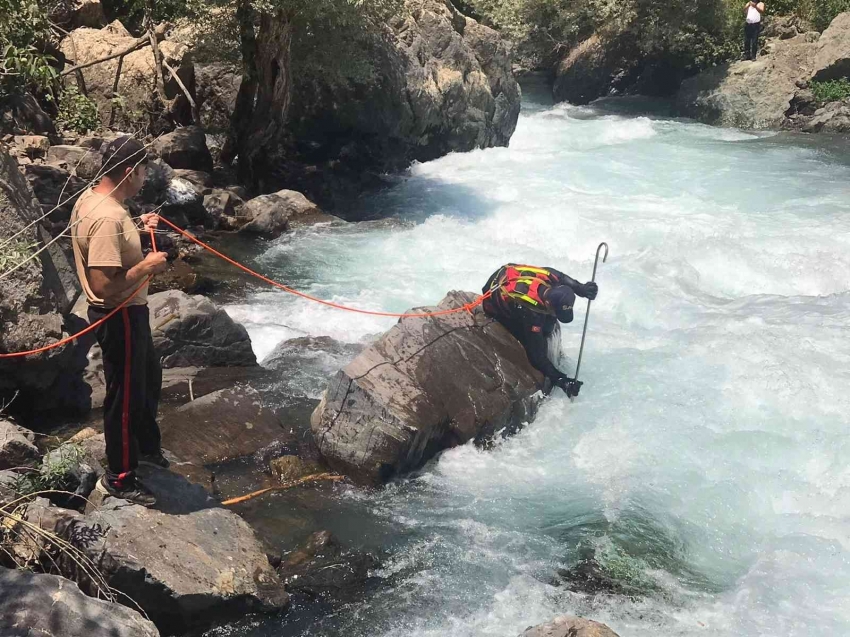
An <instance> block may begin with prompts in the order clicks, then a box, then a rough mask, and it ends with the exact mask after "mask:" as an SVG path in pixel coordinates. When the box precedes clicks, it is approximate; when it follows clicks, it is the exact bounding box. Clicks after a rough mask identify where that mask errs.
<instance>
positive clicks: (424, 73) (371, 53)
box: [289, 0, 521, 171]
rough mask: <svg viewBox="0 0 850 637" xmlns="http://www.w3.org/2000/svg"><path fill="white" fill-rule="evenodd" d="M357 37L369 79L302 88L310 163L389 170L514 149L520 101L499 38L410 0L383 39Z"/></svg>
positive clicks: (296, 100)
mask: <svg viewBox="0 0 850 637" xmlns="http://www.w3.org/2000/svg"><path fill="white" fill-rule="evenodd" d="M358 37H359V40H358V41H357V42H354V43H353V44H352V46H354V47H356V49H357V50H358V53H356V55H358V56H360V57H361V58H362V59H367V60H369V61H370V63H371V64H372V65H373V67H374V72H373V73H371V74H370V76H371V77H369V78H368V79H363V80H357V79H354V80H351V81H348V82H334V78H332V77H330V76H327V77H326V76H314V75H310V76H309V77H304V78H303V79H300V78H298V77H295V79H294V81H295V82H296V85H295V90H294V92H293V101H292V106H291V110H290V120H289V122H290V123H289V126H290V127H291V129H292V132H293V136H294V137H295V138H296V139H298V140H300V141H301V142H302V150H303V151H304V152H305V153H306V154H307V155H308V156H309V157H311V158H315V159H317V160H320V159H327V160H337V161H341V162H342V163H344V164H347V165H351V166H356V167H357V168H358V169H360V170H362V169H364V168H365V169H372V170H377V171H387V170H394V169H398V168H404V167H407V165H408V164H409V163H410V162H411V161H415V160H418V161H428V160H431V159H434V158H436V157H439V156H441V155H444V154H446V153H450V152H452V151H469V150H472V149H475V148H487V147H491V146H507V144H508V141H509V140H510V138H511V135H512V134H513V132H514V129H515V127H516V122H517V118H518V116H519V110H520V95H521V93H520V88H519V85H518V84H517V82H516V80H515V79H514V77H513V75H512V72H511V58H510V53H509V49H508V46H507V44H506V43H505V42H504V41H503V40H502V39H501V37H500V36H499V34H498V33H496V31H494V30H492V29H490V28H488V27H485V26H483V25H481V24H479V23H478V22H476V21H475V20H473V19H471V18H467V17H465V16H463V15H462V14H460V13H459V12H458V11H457V9H455V8H454V6H453V5H452V3H451V2H448V1H445V0H408V1H407V2H406V3H405V4H404V7H403V8H402V10H401V12H400V14H399V15H397V16H395V17H394V18H392V19H391V20H389V21H388V23H387V27H386V29H385V30H384V32H382V33H379V34H369V33H367V32H366V30H364V32H363V33H362V34H361V35H359V36H358Z"/></svg>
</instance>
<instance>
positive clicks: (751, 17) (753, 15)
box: [747, 7, 761, 24]
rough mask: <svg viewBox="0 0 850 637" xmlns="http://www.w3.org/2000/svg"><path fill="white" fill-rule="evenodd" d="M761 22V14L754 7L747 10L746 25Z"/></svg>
mask: <svg viewBox="0 0 850 637" xmlns="http://www.w3.org/2000/svg"><path fill="white" fill-rule="evenodd" d="M759 22H761V13H759V10H758V9H756V8H755V7H749V8H748V9H747V24H758V23H759Z"/></svg>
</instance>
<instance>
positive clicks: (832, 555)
mask: <svg viewBox="0 0 850 637" xmlns="http://www.w3.org/2000/svg"><path fill="white" fill-rule="evenodd" d="M847 152H848V151H847V150H846V147H844V148H842V146H841V144H838V143H832V142H830V141H829V140H826V139H814V140H813V139H795V138H788V137H783V136H776V135H769V134H758V135H756V134H750V133H746V132H740V131H734V130H727V129H718V128H710V127H707V126H702V125H699V124H695V123H692V122H684V121H675V120H670V119H658V118H649V117H641V116H633V115H618V114H614V113H611V112H610V111H606V110H604V109H601V108H599V107H584V108H578V107H570V106H563V105H561V106H554V107H553V106H548V105H543V104H535V103H533V102H532V101H528V100H527V103H526V107H525V110H524V112H523V115H522V116H521V119H520V123H519V127H518V129H517V132H516V135H515V136H514V138H513V140H512V142H511V146H510V148H507V149H490V150H483V151H476V152H472V153H466V154H456V155H451V156H448V157H445V158H442V159H440V160H437V161H434V162H430V163H428V164H422V165H417V166H415V167H414V168H413V169H412V170H411V171H410V174H409V176H408V177H407V178H406V179H404V180H402V181H400V182H399V183H398V184H397V185H396V186H395V187H394V188H393V189H391V190H390V191H388V192H385V193H382V194H380V195H378V196H375V197H372V198H370V199H369V200H368V201H367V202H366V203H365V205H366V206H367V207H371V208H372V209H373V210H374V211H375V212H376V213H380V214H383V215H392V216H393V219H392V220H389V221H388V220H385V221H377V222H367V223H361V224H357V225H353V224H352V225H348V226H344V227H338V226H325V227H320V228H317V229H314V230H309V231H299V232H298V233H296V235H295V236H290V237H286V238H283V239H281V240H280V241H279V242H277V243H275V244H273V245H271V246H270V248H269V249H268V251H267V252H266V253H265V254H264V255H263V256H262V257H261V258H260V261H259V262H260V265H261V267H262V268H263V269H264V270H265V271H267V272H269V273H273V274H274V275H275V276H277V277H279V278H280V279H282V280H286V281H287V282H288V283H291V284H293V285H295V286H296V287H300V288H302V289H304V290H306V291H309V292H311V293H314V294H316V295H319V296H321V297H323V298H327V299H333V300H336V301H340V302H345V303H350V304H354V305H357V306H359V307H364V308H370V309H385V310H390V311H402V310H405V309H406V308H408V307H412V306H416V305H425V304H429V303H434V302H436V301H438V300H439V299H440V298H442V296H443V295H444V293H445V291H446V290H449V289H453V288H455V289H468V290H477V289H479V288H480V286H481V285H482V284H483V282H484V281H485V280H486V278H487V276H488V275H489V274H490V273H491V272H492V271H493V270H495V269H496V268H497V267H498V266H499V265H501V264H502V263H504V262H507V261H520V262H528V263H534V264H540V265H551V266H555V267H557V268H559V269H561V270H563V271H565V272H567V273H570V274H571V275H572V276H574V277H576V278H579V279H581V280H586V279H587V278H589V276H590V272H591V269H592V265H593V255H594V252H595V250H596V246H597V244H598V243H599V242H600V241H607V242H608V243H609V245H610V247H611V254H610V257H609V259H608V262H607V263H606V264H602V265H600V268H599V274H598V277H597V280H598V282H599V286H600V295H599V299H598V301H597V302H596V303H594V305H593V313H592V316H591V323H590V329H589V336H588V343H587V346H586V350H585V359H584V361H583V364H582V377H583V380H584V381H585V386H584V389H583V391H582V395H581V396H580V398H579V399H578V400H577V401H576V402H574V403H570V402H569V401H567V400H566V398H565V397H564V396H563V395H558V396H554V397H552V398H551V399H550V400H548V402H547V403H546V404H545V405H544V406H543V408H542V410H541V412H540V414H539V416H538V418H537V419H536V421H535V422H534V423H533V424H531V425H530V426H529V427H527V428H526V429H524V430H523V431H522V432H521V433H519V434H518V435H517V436H515V437H513V438H511V439H509V440H506V441H504V442H503V443H501V444H500V445H499V446H498V447H497V448H496V449H493V450H490V451H481V450H478V449H475V448H474V447H472V446H465V447H461V448H457V449H453V450H451V451H448V452H446V453H444V454H443V455H442V456H441V457H440V458H439V459H438V460H437V461H435V462H433V463H431V464H430V465H428V466H427V467H426V468H425V469H424V470H423V471H422V472H421V473H419V474H417V475H416V476H413V477H411V478H409V479H406V480H403V481H400V482H398V483H395V484H392V485H390V486H389V487H387V488H385V489H383V490H381V491H378V492H362V491H358V490H355V489H351V490H348V491H344V492H341V493H340V495H339V496H338V504H339V507H340V510H344V511H356V512H357V514H356V515H355V516H353V517H352V520H353V519H355V518H356V522H350V523H347V522H346V521H345V520H344V519H341V520H338V521H337V522H336V528H335V529H334V530H335V531H336V532H337V533H338V534H339V535H341V536H343V539H344V540H345V542H347V543H349V544H351V545H354V546H362V547H365V548H372V549H374V548H381V549H383V550H384V551H385V552H386V554H387V555H388V558H387V559H386V561H385V563H384V567H383V569H382V570H381V571H380V572H379V573H377V575H378V576H379V578H380V582H381V585H380V586H378V587H377V589H376V590H375V591H374V592H372V593H369V594H367V595H366V598H365V599H364V600H362V601H360V602H357V603H353V604H350V605H348V606H345V607H344V608H342V609H339V610H337V612H336V613H335V614H334V615H333V616H330V617H326V618H324V619H322V620H316V621H314V622H313V623H312V624H311V625H310V626H309V627H308V628H305V627H304V626H302V625H296V624H293V623H292V622H291V620H287V619H285V618H284V619H280V618H276V619H270V620H264V621H257V622H251V623H249V624H246V625H243V626H240V627H239V628H238V629H236V628H234V630H233V632H232V633H231V634H244V635H252V636H261V635H262V636H264V637H267V636H273V635H274V636H283V635H329V636H342V635H345V636H347V637H350V636H357V637H360V636H363V637H366V636H368V637H372V636H375V637H402V636H404V637H426V636H428V637H437V636H440V637H443V636H447V635H451V636H463V637H485V636H486V637H496V636H504V637H514V636H515V635H517V634H519V633H520V632H521V631H522V630H523V629H524V628H526V627H527V626H530V625H533V624H536V623H540V622H543V621H547V620H549V619H551V618H552V617H553V616H555V615H558V614H562V613H577V614H581V615H584V616H587V617H590V618H593V619H597V620H600V621H604V622H606V623H607V624H608V625H609V626H611V627H612V628H613V629H614V630H615V631H616V632H617V633H618V634H620V635H621V636H622V637H638V636H641V637H642V636H646V637H649V636H653V637H655V636H657V635H671V636H672V635H677V636H691V635H694V636H696V635H712V636H729V637H731V636H735V637H742V636H756V635H777V636H785V635H789V636H790V635H819V636H827V635H836V636H839V635H840V636H846V635H848V634H850V562H848V558H850V462H848V461H850V427H848V425H850V422H848V421H850V418H849V417H848V414H850V327H848V320H850V166H848V161H847V160H846V159H845V158H846V157H848V154H847ZM842 153H843V154H842ZM228 311H229V312H230V313H231V314H232V315H233V316H234V317H235V318H236V319H238V320H240V321H243V322H244V323H245V324H246V326H247V327H248V329H249V332H250V333H251V336H252V339H253V340H254V345H255V349H256V350H257V353H258V356H259V357H261V358H262V356H264V355H265V354H266V353H268V352H269V351H270V350H271V348H272V347H273V346H274V345H275V344H276V343H277V342H279V341H280V340H282V339H284V338H291V337H294V336H302V335H313V336H318V335H328V336H331V337H333V338H335V339H338V340H341V341H344V342H361V341H368V340H369V339H370V338H372V337H373V336H374V335H375V334H377V333H380V332H382V331H384V330H386V329H387V328H389V327H390V326H391V325H392V323H393V321H392V319H379V318H373V317H366V316H359V315H354V314H348V313H344V312H339V311H336V310H332V309H329V308H324V307H321V306H317V305H313V304H309V303H306V302H303V301H301V300H297V299H294V298H293V297H288V296H286V295H283V294H280V293H278V292H262V293H259V294H253V295H252V296H251V297H250V298H249V299H248V300H246V301H245V302H244V303H241V304H238V305H232V306H230V307H228ZM578 314H579V315H583V312H579V313H578ZM580 335H581V325H580V322H578V321H577V322H576V323H575V324H573V325H571V326H566V327H565V329H564V330H563V350H564V354H565V355H566V356H567V358H568V359H571V358H572V359H574V357H575V356H576V354H577V351H578V345H579V340H580ZM322 389H323V388H322V387H321V386H320V385H319V384H318V383H314V384H313V385H311V386H309V387H305V388H304V391H305V393H307V394H310V395H313V396H318V395H319V394H320V392H321V390H322ZM270 506H271V505H270ZM589 551H595V553H596V555H597V559H598V560H599V561H600V562H601V563H602V564H603V566H604V567H605V568H606V569H607V570H608V572H609V573H610V574H611V575H612V576H614V577H616V578H618V579H619V580H620V581H623V582H626V583H628V584H629V585H631V586H633V587H634V588H635V589H636V590H639V591H642V594H640V595H636V596H633V597H624V596H616V595H611V596H604V595H599V596H595V597H591V596H587V595H583V594H576V593H570V592H567V591H566V589H565V588H563V587H561V586H557V585H555V583H554V581H553V578H554V575H555V572H556V570H557V569H558V568H559V567H565V566H566V567H568V566H571V565H572V564H574V563H575V561H576V560H577V559H578V558H579V557H580V556H581V555H585V554H587V553H588V552H589Z"/></svg>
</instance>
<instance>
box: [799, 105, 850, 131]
mask: <svg viewBox="0 0 850 637" xmlns="http://www.w3.org/2000/svg"><path fill="white" fill-rule="evenodd" d="M803 131H805V132H806V133H850V103H842V102H831V103H829V104H827V105H826V106H824V107H823V108H821V109H818V110H817V111H815V113H814V115H813V116H812V118H811V119H810V120H809V121H808V122H807V123H806V124H805V125H804V126H803Z"/></svg>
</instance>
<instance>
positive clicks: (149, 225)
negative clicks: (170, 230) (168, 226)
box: [139, 212, 159, 230]
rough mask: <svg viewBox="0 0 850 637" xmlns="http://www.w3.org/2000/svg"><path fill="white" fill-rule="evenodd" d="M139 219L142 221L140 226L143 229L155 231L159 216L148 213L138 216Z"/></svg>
mask: <svg viewBox="0 0 850 637" xmlns="http://www.w3.org/2000/svg"><path fill="white" fill-rule="evenodd" d="M139 219H141V220H142V225H143V226H144V227H145V230H156V227H157V226H158V225H159V215H158V214H156V213H155V212H148V213H146V214H143V215H140V216H139Z"/></svg>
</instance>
